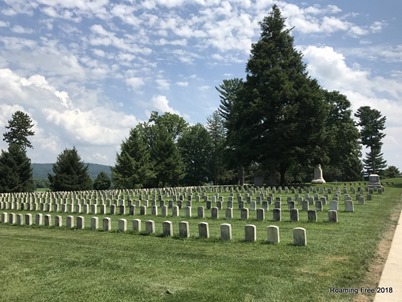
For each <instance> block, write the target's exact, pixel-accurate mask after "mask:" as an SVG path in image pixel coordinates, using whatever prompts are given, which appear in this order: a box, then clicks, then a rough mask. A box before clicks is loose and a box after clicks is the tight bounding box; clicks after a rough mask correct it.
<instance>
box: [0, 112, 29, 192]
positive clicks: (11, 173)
mask: <svg viewBox="0 0 402 302" xmlns="http://www.w3.org/2000/svg"><path fill="white" fill-rule="evenodd" d="M32 127H33V124H32V120H31V118H30V117H29V116H28V115H27V114H26V113H24V112H22V111H16V112H15V113H14V114H13V115H12V118H11V120H9V121H8V125H7V126H6V129H8V130H9V131H8V132H5V133H4V134H3V136H4V139H3V140H4V141H5V142H7V143H8V151H7V152H6V151H2V154H1V156H0V192H32V191H33V190H34V182H33V178H32V168H31V160H30V159H29V158H28V157H27V155H26V148H27V147H28V148H32V144H31V142H30V141H29V140H28V136H32V135H34V134H35V132H34V131H32V130H31V128H32Z"/></svg>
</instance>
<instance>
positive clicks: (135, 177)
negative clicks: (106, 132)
mask: <svg viewBox="0 0 402 302" xmlns="http://www.w3.org/2000/svg"><path fill="white" fill-rule="evenodd" d="M144 127H145V126H144V125H143V124H141V125H138V126H137V127H135V128H132V129H131V130H130V136H129V137H128V139H127V140H125V141H124V142H123V143H122V144H121V152H120V154H117V156H116V164H115V166H114V167H113V168H112V180H113V184H114V186H115V187H116V188H120V189H133V188H141V187H144V186H147V183H149V182H150V181H151V179H153V178H154V172H153V166H152V162H151V159H150V152H149V146H148V145H147V137H146V133H145V129H144Z"/></svg>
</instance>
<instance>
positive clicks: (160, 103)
mask: <svg viewBox="0 0 402 302" xmlns="http://www.w3.org/2000/svg"><path fill="white" fill-rule="evenodd" d="M151 106H152V110H156V111H158V112H161V113H165V112H170V113H175V114H178V115H180V112H179V111H177V110H175V109H173V108H172V107H171V106H170V105H169V101H168V99H167V97H166V96H164V95H154V96H153V97H152V99H151Z"/></svg>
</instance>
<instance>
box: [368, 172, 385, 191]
mask: <svg viewBox="0 0 402 302" xmlns="http://www.w3.org/2000/svg"><path fill="white" fill-rule="evenodd" d="M368 187H369V188H381V187H382V186H381V182H380V176H379V175H377V174H370V175H369V182H368Z"/></svg>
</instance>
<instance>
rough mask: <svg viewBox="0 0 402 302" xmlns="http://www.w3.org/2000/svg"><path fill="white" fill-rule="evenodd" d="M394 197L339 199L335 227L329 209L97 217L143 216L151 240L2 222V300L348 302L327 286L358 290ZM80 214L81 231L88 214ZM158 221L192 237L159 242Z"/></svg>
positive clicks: (396, 202)
mask: <svg viewBox="0 0 402 302" xmlns="http://www.w3.org/2000/svg"><path fill="white" fill-rule="evenodd" d="M393 181H395V180H393ZM327 186H330V185H327ZM340 187H341V188H342V187H343V185H342V186H340ZM401 192H402V191H401V189H400V188H397V187H391V186H387V187H386V189H385V193H384V194H381V195H377V194H375V195H374V196H373V200H372V201H366V204H365V205H358V204H357V202H355V212H354V213H345V212H343V208H344V206H343V198H341V204H340V211H339V213H338V214H339V223H328V222H327V210H328V206H327V207H326V210H325V211H323V212H319V213H318V222H317V223H308V222H307V214H306V213H305V212H301V211H300V221H299V222H297V223H296V222H293V223H291V222H290V221H289V212H288V211H287V210H283V213H282V219H283V221H281V222H273V221H272V211H271V210H270V211H268V212H267V213H266V220H265V221H264V222H258V221H256V220H255V213H254V212H250V220H248V221H243V220H240V219H239V218H240V213H239V212H238V210H236V211H235V213H234V218H233V219H232V220H225V219H224V211H223V210H222V211H221V212H220V216H221V218H220V219H218V220H212V219H210V218H209V217H210V215H209V211H207V210H206V216H207V218H205V219H198V218H184V217H178V218H176V217H160V216H156V217H155V216H151V215H147V216H139V215H136V216H135V217H132V216H128V215H126V216H119V215H112V216H110V215H106V216H103V215H98V217H99V218H100V228H102V224H101V220H102V217H111V219H112V222H113V227H112V228H113V230H116V229H117V220H118V219H120V218H126V219H127V220H128V229H131V219H133V218H140V219H142V221H143V226H142V227H143V229H144V227H145V225H144V221H145V220H147V219H152V220H154V221H155V223H156V233H155V234H154V235H143V234H134V233H131V232H127V233H118V232H116V231H113V232H102V231H90V230H69V229H65V228H55V227H36V226H32V227H29V226H12V225H9V224H4V223H1V224H0V300H1V301H331V300H332V301H342V300H343V301H351V300H353V298H354V295H352V294H334V293H331V292H330V288H358V287H360V286H364V284H362V282H363V280H364V279H365V274H366V273H367V270H368V268H369V265H370V263H372V262H373V261H375V256H376V249H377V245H378V243H379V241H380V239H381V237H382V234H383V233H384V232H385V231H386V230H387V229H388V228H389V227H391V226H392V225H395V224H396V223H397V221H396V220H395V219H394V220H393V219H390V217H391V214H392V212H393V211H400V196H401ZM276 195H278V194H276ZM331 195H332V194H331ZM282 196H283V198H282V199H285V202H283V203H286V198H284V196H286V195H285V194H282ZM236 205H237V204H236ZM194 208H196V207H194ZM137 211H138V210H137ZM2 212H12V211H10V210H7V211H6V210H3V211H2ZM14 212H15V213H18V214H19V213H25V212H21V211H14ZM31 213H33V212H31ZM194 213H195V212H193V215H194V216H195V214H194ZM159 214H160V213H159ZM54 215H55V214H54V213H52V216H54ZM62 216H64V217H65V216H66V215H65V214H62ZM74 216H78V215H74ZM83 216H85V217H86V225H87V226H89V219H90V217H92V215H83ZM398 217H399V215H398ZM165 220H170V221H172V222H173V226H174V233H175V234H178V223H179V221H183V220H185V221H188V222H189V223H190V232H191V235H192V236H191V238H188V239H180V238H178V237H177V236H174V237H173V238H171V237H168V238H167V237H161V233H162V222H163V221H165ZM64 221H65V220H63V222H64ZM201 221H206V222H208V223H209V226H210V234H211V238H210V239H199V238H197V237H198V228H197V225H198V223H199V222H201ZM221 223H231V224H232V227H233V237H234V239H233V241H231V242H224V241H221V240H220V239H219V237H220V228H219V227H220V224H221ZM248 223H252V224H255V225H256V227H257V242H255V243H249V242H244V241H243V239H244V226H245V225H246V224H248ZM268 225H277V226H279V228H280V235H281V242H280V244H279V245H272V244H267V243H265V240H266V227H267V226H268ZM294 227H304V228H306V230H307V238H308V239H307V240H308V245H307V246H305V247H297V246H293V245H292V229H293V228H294Z"/></svg>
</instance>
